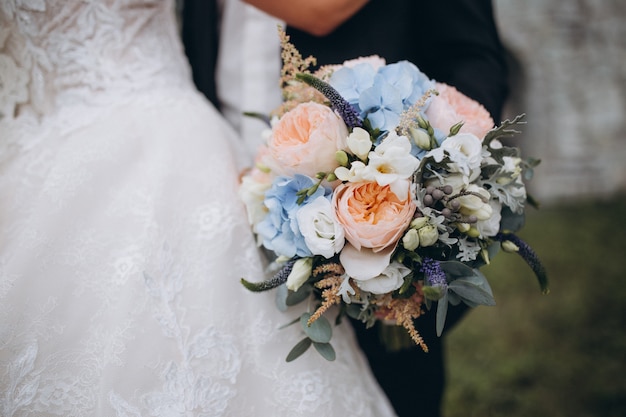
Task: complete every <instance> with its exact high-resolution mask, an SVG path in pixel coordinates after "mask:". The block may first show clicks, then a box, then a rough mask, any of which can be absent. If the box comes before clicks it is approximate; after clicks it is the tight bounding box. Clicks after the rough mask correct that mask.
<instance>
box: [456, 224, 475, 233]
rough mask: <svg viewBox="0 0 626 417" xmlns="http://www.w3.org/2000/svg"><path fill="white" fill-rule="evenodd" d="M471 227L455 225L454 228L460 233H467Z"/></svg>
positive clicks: (468, 225)
mask: <svg viewBox="0 0 626 417" xmlns="http://www.w3.org/2000/svg"><path fill="white" fill-rule="evenodd" d="M470 227H472V226H471V225H470V224H469V223H457V224H456V228H457V229H458V231H459V232H461V233H467V231H468V230H469V229H470Z"/></svg>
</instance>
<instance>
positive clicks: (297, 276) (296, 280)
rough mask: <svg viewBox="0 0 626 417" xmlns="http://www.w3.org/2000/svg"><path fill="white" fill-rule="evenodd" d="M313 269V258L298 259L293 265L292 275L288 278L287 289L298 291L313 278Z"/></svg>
mask: <svg viewBox="0 0 626 417" xmlns="http://www.w3.org/2000/svg"><path fill="white" fill-rule="evenodd" d="M312 269H313V258H301V259H298V260H297V261H296V262H295V263H294V264H293V268H292V269H291V273H290V274H289V276H288V277H287V288H288V289H290V290H291V291H298V289H299V288H300V287H301V286H302V284H304V283H305V282H306V280H307V279H309V277H310V276H311V271H312Z"/></svg>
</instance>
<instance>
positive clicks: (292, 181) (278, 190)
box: [257, 174, 330, 258]
mask: <svg viewBox="0 0 626 417" xmlns="http://www.w3.org/2000/svg"><path fill="white" fill-rule="evenodd" d="M315 183H316V182H315V181H314V180H313V179H311V178H309V177H307V176H305V175H299V174H297V175H295V176H294V177H285V176H281V177H277V178H275V179H274V181H273V182H272V186H271V187H270V189H269V190H268V191H267V192H266V193H265V200H264V204H265V206H266V207H267V209H268V214H267V216H266V217H265V219H263V221H261V222H260V223H259V224H258V225H257V231H258V234H259V236H261V238H262V239H263V246H265V247H266V248H267V249H269V250H272V251H274V252H275V253H276V254H277V255H282V256H287V257H289V258H292V257H294V256H299V257H306V256H311V255H312V254H311V251H310V250H309V249H308V248H307V246H306V244H305V242H304V237H303V236H302V234H301V233H300V228H299V227H298V220H297V218H296V213H297V211H298V210H299V209H300V207H302V206H303V205H305V204H306V203H307V202H308V201H313V200H314V199H315V198H317V197H319V196H324V195H326V194H329V193H330V190H326V189H325V188H324V187H319V188H318V189H317V190H316V191H315V193H313V194H312V195H310V196H308V197H307V198H305V199H304V202H302V204H298V198H299V196H298V194H297V193H298V191H300V190H303V189H307V188H310V187H312V186H313V185H315Z"/></svg>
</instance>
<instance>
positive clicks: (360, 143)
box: [347, 127, 372, 161]
mask: <svg viewBox="0 0 626 417" xmlns="http://www.w3.org/2000/svg"><path fill="white" fill-rule="evenodd" d="M347 142H348V149H350V151H351V152H352V153H353V154H355V155H356V156H358V157H359V159H361V160H362V161H365V159H367V155H368V154H369V152H370V150H371V149H372V138H371V137H370V134H369V133H367V130H365V129H362V128H360V127H355V128H354V129H353V130H352V133H350V135H348V140H347Z"/></svg>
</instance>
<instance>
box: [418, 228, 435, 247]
mask: <svg viewBox="0 0 626 417" xmlns="http://www.w3.org/2000/svg"><path fill="white" fill-rule="evenodd" d="M417 233H418V234H419V239H420V246H422V247H426V246H431V245H434V244H435V242H437V240H438V239H439V231H438V230H437V227H436V226H434V225H432V224H427V225H426V226H423V227H421V228H420V229H419V230H418V231H417Z"/></svg>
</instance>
